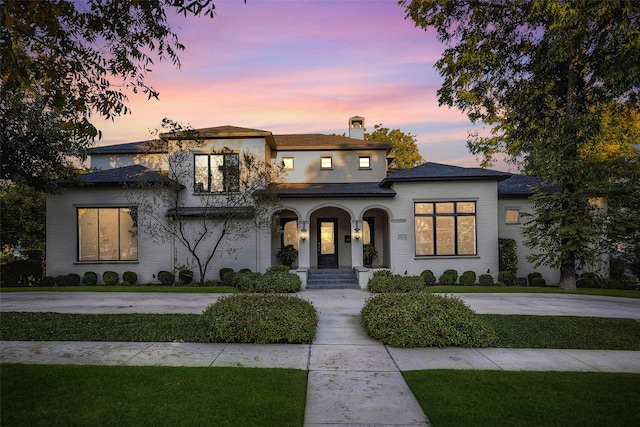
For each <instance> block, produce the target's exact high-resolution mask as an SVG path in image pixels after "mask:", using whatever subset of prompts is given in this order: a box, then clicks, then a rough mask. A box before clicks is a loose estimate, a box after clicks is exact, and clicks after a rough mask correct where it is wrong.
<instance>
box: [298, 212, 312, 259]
mask: <svg viewBox="0 0 640 427" xmlns="http://www.w3.org/2000/svg"><path fill="white" fill-rule="evenodd" d="M310 237H311V231H310V230H309V221H308V220H307V221H305V220H298V268H310V267H311V255H310V248H311V244H310V241H311V238H310Z"/></svg>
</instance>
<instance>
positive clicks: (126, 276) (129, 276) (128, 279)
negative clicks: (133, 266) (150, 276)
mask: <svg viewBox="0 0 640 427" xmlns="http://www.w3.org/2000/svg"><path fill="white" fill-rule="evenodd" d="M122 281H123V282H124V283H126V284H127V285H135V284H136V282H137V281H138V275H137V274H136V273H134V272H133V271H125V272H124V273H122Z"/></svg>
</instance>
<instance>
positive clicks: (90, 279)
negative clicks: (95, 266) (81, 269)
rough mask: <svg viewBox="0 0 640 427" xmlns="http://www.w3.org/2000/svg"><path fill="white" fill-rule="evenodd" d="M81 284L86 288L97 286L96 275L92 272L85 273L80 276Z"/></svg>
mask: <svg viewBox="0 0 640 427" xmlns="http://www.w3.org/2000/svg"><path fill="white" fill-rule="evenodd" d="M82 284H83V285H86V286H95V285H97V284H98V275H97V274H96V273H95V272H93V271H87V272H86V273H84V276H82Z"/></svg>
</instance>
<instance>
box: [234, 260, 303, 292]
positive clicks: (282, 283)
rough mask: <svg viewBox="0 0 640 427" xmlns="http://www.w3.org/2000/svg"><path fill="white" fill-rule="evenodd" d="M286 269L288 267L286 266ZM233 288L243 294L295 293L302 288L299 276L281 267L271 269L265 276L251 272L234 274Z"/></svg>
mask: <svg viewBox="0 0 640 427" xmlns="http://www.w3.org/2000/svg"><path fill="white" fill-rule="evenodd" d="M285 267H286V266H285ZM232 286H235V287H236V288H238V290H239V291H240V292H243V293H254V292H255V293H293V292H298V291H299V290H300V289H301V288H302V281H301V280H300V277H298V275H297V274H294V273H290V272H289V269H288V267H287V269H286V271H285V270H284V269H282V268H279V267H274V268H270V269H268V270H267V272H266V273H265V274H260V273H253V272H251V271H250V270H245V271H244V272H238V273H234V275H233V282H232Z"/></svg>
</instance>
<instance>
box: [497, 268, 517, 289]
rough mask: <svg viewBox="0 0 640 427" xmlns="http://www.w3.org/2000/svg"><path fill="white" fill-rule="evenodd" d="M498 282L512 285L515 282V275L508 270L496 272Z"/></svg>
mask: <svg viewBox="0 0 640 427" xmlns="http://www.w3.org/2000/svg"><path fill="white" fill-rule="evenodd" d="M498 282H500V283H503V284H505V285H507V286H513V285H515V284H516V276H515V275H514V274H513V273H512V272H510V271H501V272H499V273H498Z"/></svg>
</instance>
